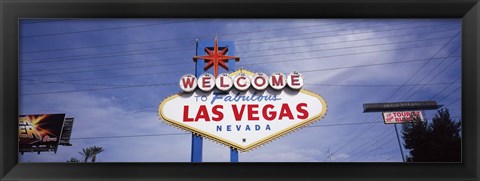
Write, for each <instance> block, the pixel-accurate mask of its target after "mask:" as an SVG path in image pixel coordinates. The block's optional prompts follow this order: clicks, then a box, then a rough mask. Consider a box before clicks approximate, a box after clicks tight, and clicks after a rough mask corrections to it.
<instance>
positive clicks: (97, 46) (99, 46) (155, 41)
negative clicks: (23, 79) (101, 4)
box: [22, 22, 352, 53]
mask: <svg viewBox="0 0 480 181" xmlns="http://www.w3.org/2000/svg"><path fill="white" fill-rule="evenodd" d="M349 23H352V22H347V23H346V24H349ZM338 24H345V23H327V24H320V25H307V26H296V27H287V28H274V29H263V30H257V31H249V32H234V33H225V34H215V35H213V34H212V35H208V37H210V36H229V35H238V34H249V33H259V32H268V31H282V30H288V29H297V28H302V29H303V28H308V27H321V26H328V25H338ZM195 38H198V37H188V38H176V39H160V40H149V41H138V42H129V43H116V44H105V45H93V46H83V47H73V48H61V49H49V50H37V51H28V52H22V53H43V52H50V51H64V50H78V49H87V48H102V47H110V46H123V45H133V44H146V43H158V42H167V41H176V40H192V39H195Z"/></svg>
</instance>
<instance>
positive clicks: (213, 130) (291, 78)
mask: <svg viewBox="0 0 480 181" xmlns="http://www.w3.org/2000/svg"><path fill="white" fill-rule="evenodd" d="M179 85H180V88H181V89H182V92H181V93H178V94H175V95H173V96H170V97H167V98H166V99H165V100H163V101H162V102H161V103H160V106H159V110H158V112H159V116H160V118H161V119H162V120H164V121H165V122H166V123H168V124H170V125H172V126H175V127H178V128H180V129H184V130H187V131H190V132H192V133H194V134H198V135H200V136H202V137H205V138H208V139H211V140H214V141H217V142H219V143H222V144H224V145H226V146H229V147H232V148H235V149H237V150H239V151H249V150H251V149H253V148H256V147H258V146H260V145H262V144H265V143H268V142H270V141H272V140H274V139H276V138H279V137H281V136H284V135H286V134H288V133H290V132H292V131H295V130H297V129H299V128H302V127H305V126H307V125H309V124H311V123H313V122H314V121H316V120H319V119H321V118H322V117H323V116H325V114H326V111H327V105H326V102H325V100H324V99H323V98H322V97H321V96H320V95H318V94H316V93H314V92H311V91H308V90H305V89H302V86H303V77H302V75H301V74H300V73H297V72H293V73H291V74H290V75H288V76H286V75H284V74H282V73H274V74H272V75H271V76H267V75H266V74H264V73H253V72H250V71H247V70H237V71H235V72H231V73H230V74H226V73H223V74H219V75H218V76H217V77H215V76H213V75H211V74H208V73H205V74H202V75H201V76H199V77H198V78H196V77H195V76H193V75H190V74H187V75H184V76H183V77H181V78H180V81H179Z"/></svg>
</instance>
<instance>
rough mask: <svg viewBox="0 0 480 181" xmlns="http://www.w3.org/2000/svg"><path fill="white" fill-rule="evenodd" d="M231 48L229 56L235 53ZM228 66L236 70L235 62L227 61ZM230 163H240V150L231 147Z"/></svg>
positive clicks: (229, 68)
mask: <svg viewBox="0 0 480 181" xmlns="http://www.w3.org/2000/svg"><path fill="white" fill-rule="evenodd" d="M230 48H232V49H229V51H228V52H227V54H230V53H232V54H233V52H234V51H235V48H234V46H232V47H230ZM227 64H228V70H235V60H227ZM230 162H232V163H234V162H238V150H237V149H234V148H232V147H230Z"/></svg>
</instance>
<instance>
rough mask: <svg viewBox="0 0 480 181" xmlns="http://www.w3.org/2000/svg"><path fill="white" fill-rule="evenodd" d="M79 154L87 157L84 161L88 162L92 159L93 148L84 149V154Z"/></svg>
mask: <svg viewBox="0 0 480 181" xmlns="http://www.w3.org/2000/svg"><path fill="white" fill-rule="evenodd" d="M78 153H80V155H82V156H84V157H85V159H84V160H83V162H87V161H88V159H89V158H91V157H92V154H93V152H92V148H91V147H89V148H83V149H82V152H78Z"/></svg>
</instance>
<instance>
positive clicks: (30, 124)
mask: <svg viewBox="0 0 480 181" xmlns="http://www.w3.org/2000/svg"><path fill="white" fill-rule="evenodd" d="M64 121H65V114H36V115H20V116H19V117H18V138H19V152H21V153H23V152H44V151H54V152H56V151H57V147H58V143H59V141H60V138H61V133H62V128H63V123H64Z"/></svg>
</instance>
